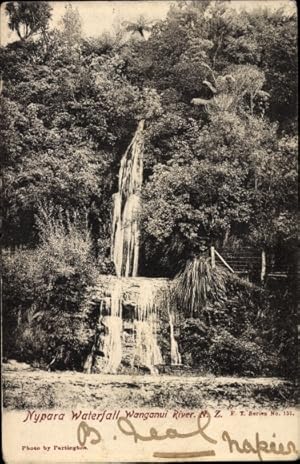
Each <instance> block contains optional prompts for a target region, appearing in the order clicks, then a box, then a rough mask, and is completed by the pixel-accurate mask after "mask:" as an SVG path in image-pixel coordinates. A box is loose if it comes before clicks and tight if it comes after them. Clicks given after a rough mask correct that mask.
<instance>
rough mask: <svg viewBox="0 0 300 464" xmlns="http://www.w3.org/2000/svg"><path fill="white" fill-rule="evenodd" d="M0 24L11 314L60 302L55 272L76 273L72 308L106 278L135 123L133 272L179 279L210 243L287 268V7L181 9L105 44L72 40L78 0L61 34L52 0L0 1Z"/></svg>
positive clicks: (292, 226)
mask: <svg viewBox="0 0 300 464" xmlns="http://www.w3.org/2000/svg"><path fill="white" fill-rule="evenodd" d="M21 4H22V5H23V6H22V7H21V6H20V5H21ZM26 4H27V5H26ZM28 4H30V8H31V9H32V11H30V12H28V10H26V8H29V6H28ZM22 8H23V9H22ZM29 13H30V14H29ZM7 18H8V20H9V25H10V28H11V29H12V30H15V31H16V32H17V34H18V39H19V40H17V41H15V42H13V43H9V44H7V45H6V46H4V47H1V49H0V62H1V69H2V81H3V89H2V94H1V112H2V116H1V119H0V126H1V128H0V129H1V140H2V148H1V151H2V159H3V185H4V187H3V211H4V218H3V231H4V233H3V245H4V247H6V248H10V249H14V248H20V247H21V248H22V250H21V251H19V252H18V253H17V254H14V256H13V257H8V258H7V260H6V263H5V264H4V266H5V267H6V268H7V273H8V274H7V275H9V276H10V278H9V279H8V280H9V284H8V289H9V292H8V293H9V296H7V297H6V298H7V307H8V308H11V307H12V306H14V308H15V309H18V310H21V311H22V310H23V309H24V307H26V306H27V307H31V306H32V304H33V303H34V304H35V305H40V306H39V307H42V308H44V309H45V308H47V307H50V306H51V307H52V308H53V307H55V308H56V309H57V308H58V307H61V305H62V304H65V303H62V295H61V290H60V288H61V287H60V286H59V285H56V284H57V280H55V278H58V277H59V278H60V279H61V281H59V282H62V283H63V282H64V280H63V279H62V277H61V276H62V275H63V278H64V279H67V280H68V279H69V278H70V275H72V279H73V280H74V279H75V280H76V278H77V279H79V276H80V275H81V273H82V275H83V276H84V278H83V284H82V285H83V286H79V287H78V285H77V286H76V285H75V284H74V288H73V287H71V289H70V288H69V290H70V295H69V296H68V297H67V301H71V302H72V301H73V300H74V299H75V300H76V298H79V296H80V297H82V289H83V288H84V286H85V285H88V284H91V283H92V282H93V278H94V277H93V276H94V271H95V269H94V267H95V268H96V269H97V271H98V272H99V271H100V272H102V273H112V272H113V268H112V264H111V262H110V257H109V253H110V228H111V210H112V194H113V193H114V192H115V191H116V189H117V174H118V169H119V164H120V159H121V156H122V154H123V153H124V151H125V149H126V147H127V146H128V143H129V141H130V140H131V138H132V136H133V134H134V131H135V130H136V127H137V124H138V121H139V120H140V119H145V121H146V134H145V137H146V140H145V154H144V187H143V192H142V198H143V202H142V204H143V211H142V215H141V227H142V250H141V256H142V262H141V269H140V274H142V275H150V276H151V275H159V276H168V277H173V276H174V275H175V274H176V273H177V272H178V271H179V270H180V269H181V268H182V266H183V265H184V263H185V262H186V261H187V260H188V259H190V258H193V257H194V256H197V255H199V253H201V251H202V250H203V249H204V248H205V247H207V246H208V244H214V245H215V246H216V247H223V246H230V247H232V248H234V247H236V248H239V247H243V246H253V247H255V248H256V249H258V250H259V251H261V250H266V252H267V253H268V254H272V253H278V252H280V253H281V254H284V255H286V256H288V257H290V262H292V258H291V257H292V256H293V254H294V244H295V238H296V207H297V187H296V177H297V138H296V127H297V126H296V105H295V101H296V96H297V87H296V85H297V49H296V21H297V19H296V14H295V13H294V14H293V13H290V12H286V11H285V10H284V9H277V10H269V9H267V8H260V9H253V10H249V11H237V10H236V9H234V8H232V7H231V5H230V2H228V1H217V2H211V1H209V0H203V1H180V2H176V4H174V5H173V6H172V7H170V10H169V12H168V15H167V17H166V19H164V20H161V21H157V22H155V23H154V24H151V25H150V23H149V22H148V21H147V18H143V17H140V18H139V19H138V20H137V21H136V23H128V22H127V23H124V24H123V25H122V26H121V27H119V28H118V29H116V30H115V31H114V32H111V33H105V34H102V35H100V36H99V37H85V36H84V35H83V34H82V24H81V19H80V16H79V14H78V11H77V9H76V7H74V6H72V5H67V6H66V10H65V14H64V16H63V18H62V21H61V25H60V28H57V29H53V28H52V29H51V28H50V24H51V20H50V19H51V6H50V4H48V2H8V3H7ZM32 18H34V20H32ZM76 225H77V226H78V227H77V226H76ZM72 247H73V248H72ZM24 249H25V250H24ZM74 250H75V251H76V252H74ZM25 252H26V253H27V255H26V256H27V258H26V261H25V262H24V259H23V258H22V256H23V255H22V253H25ZM89 253H90V254H89ZM29 256H30V258H29ZM82 269H83V271H82ZM74 276H75V277H74ZM16 279H17V283H15V280H16ZM33 281H34V282H35V285H36V288H35V291H33V290H32V288H31V287H30V286H32V285H33V284H32V282H33ZM29 282H31V284H30V283H29ZM54 282H56V284H54ZM59 282H58V283H59ZM54 287H55V290H53V288H54ZM16 288H17V290H16ZM41 288H42V289H43V291H41V290H40V289H41ZM51 289H52V290H53V291H52V293H51ZM26 292H27V293H26ZM53 292H54V293H55V295H54V296H53ZM24 295H27V296H26V298H27V299H26V298H25V297H24ZM57 298H58V299H57ZM51 299H52V300H51ZM51 301H52V303H51ZM64 301H65V300H64ZM76 301H77V300H76ZM20 308H21V309H20ZM277 316H278V315H277ZM277 316H276V317H277ZM9 317H14V318H15V316H12V312H11V313H10V316H9ZM9 317H8V319H9ZM274 317H275V316H274ZM8 326H9V324H8ZM285 330H286V329H285Z"/></svg>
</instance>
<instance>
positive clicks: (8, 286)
mask: <svg viewBox="0 0 300 464" xmlns="http://www.w3.org/2000/svg"><path fill="white" fill-rule="evenodd" d="M38 225H39V231H40V234H39V237H40V243H39V245H38V246H37V248H36V249H34V250H19V251H17V252H16V253H14V254H13V255H12V256H7V257H4V260H3V261H4V263H3V264H4V270H5V276H4V347H5V351H6V352H5V355H6V356H16V357H18V358H19V359H21V360H24V361H29V362H32V361H33V360H39V361H40V362H41V363H43V362H44V363H49V362H50V361H51V360H53V359H55V358H59V355H58V353H59V352H60V353H61V358H62V359H61V360H60V361H59V363H60V364H61V365H63V364H64V367H76V368H78V367H80V365H81V361H82V360H81V357H82V354H79V353H83V355H84V352H85V348H84V347H86V346H87V345H89V344H90V343H91V337H92V332H91V331H89V324H91V322H92V321H89V320H88V317H83V318H80V317H79V318H78V315H79V313H80V312H81V311H80V310H81V308H82V306H83V304H84V300H85V295H86V289H87V288H88V287H89V286H91V285H93V284H94V283H95V279H96V277H97V269H96V267H95V265H94V257H93V252H92V251H93V250H92V240H91V238H90V234H89V230H88V228H87V226H86V223H85V222H82V221H81V220H80V218H79V216H78V214H77V213H76V212H75V213H73V214H72V215H70V214H63V212H62V211H59V212H58V213H57V212H56V214H54V211H53V210H51V208H50V209H48V210H46V209H42V208H41V209H40V215H39V218H38ZM76 353H77V354H76ZM63 358H64V361H63ZM59 363H58V364H59Z"/></svg>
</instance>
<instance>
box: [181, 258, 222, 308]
mask: <svg viewBox="0 0 300 464" xmlns="http://www.w3.org/2000/svg"><path fill="white" fill-rule="evenodd" d="M226 276H227V271H226V270H225V269H223V268H220V267H215V268H212V265H211V260H210V258H205V257H202V256H200V257H195V258H194V259H192V260H190V261H188V262H187V264H186V266H185V268H184V269H183V271H181V272H180V273H179V274H177V276H176V277H175V282H176V284H175V295H176V299H177V301H178V303H179V305H180V306H181V308H183V310H184V312H186V313H188V314H189V316H190V317H194V316H196V315H198V314H199V313H200V311H201V310H202V309H204V308H205V307H206V305H207V303H208V302H209V301H210V302H213V301H218V300H221V299H223V298H224V296H225V281H226Z"/></svg>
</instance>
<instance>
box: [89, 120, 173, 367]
mask: <svg viewBox="0 0 300 464" xmlns="http://www.w3.org/2000/svg"><path fill="white" fill-rule="evenodd" d="M143 132H144V121H143V120H141V121H140V122H139V123H138V127H137V130H136V132H135V135H134V137H133V139H132V141H131V143H130V144H129V146H128V148H127V150H126V152H125V154H124V156H123V157H122V159H121V165H120V169H119V182H118V192H117V193H115V194H114V195H113V214H112V234H111V259H112V261H113V262H114V265H115V270H116V274H117V278H113V279H112V282H111V283H112V284H113V285H112V286H111V285H110V304H108V305H105V314H104V313H103V314H102V315H100V321H101V324H100V325H102V327H103V328H104V330H102V333H103V332H104V334H103V335H102V339H101V343H100V344H99V346H100V352H102V360H101V369H100V371H101V372H107V373H116V372H117V370H118V367H119V366H120V364H121V361H122V356H123V346H122V333H123V332H122V331H123V314H122V308H123V303H124V294H123V288H122V286H123V284H124V285H125V283H126V282H127V283H128V280H130V281H131V279H132V281H135V279H134V278H135V277H136V276H137V274H138V263H139V235H140V231H139V212H140V191H141V187H142V182H143V146H144V134H143ZM126 278H129V279H126ZM136 280H138V281H139V283H138V285H137V288H138V291H137V292H136V296H135V304H134V317H133V323H132V328H133V333H134V351H133V355H132V358H131V364H132V367H134V366H138V367H141V368H145V367H146V368H147V369H148V370H149V371H150V372H151V373H155V372H156V368H155V366H157V365H161V364H163V358H162V355H161V351H160V348H159V345H158V341H157V334H158V315H159V314H158V313H159V311H158V310H159V308H162V307H165V308H167V309H168V313H169V325H170V345H171V363H172V364H181V358H180V354H179V351H178V346H177V342H176V340H175V336H174V324H173V315H172V313H171V312H170V309H169V302H170V292H169V290H168V291H167V293H165V294H164V301H163V302H161V301H160V297H159V296H158V294H157V292H156V288H155V285H154V284H153V282H152V279H144V278H138V279H136ZM125 281H126V282H125ZM133 285H134V282H133ZM166 305H167V306H166ZM100 338H101V337H100ZM95 346H96V345H95ZM94 351H96V349H95V350H94Z"/></svg>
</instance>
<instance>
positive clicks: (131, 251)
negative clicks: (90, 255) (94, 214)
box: [111, 120, 144, 277]
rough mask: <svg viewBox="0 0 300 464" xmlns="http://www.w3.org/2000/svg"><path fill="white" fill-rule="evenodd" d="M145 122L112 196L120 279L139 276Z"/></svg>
mask: <svg viewBox="0 0 300 464" xmlns="http://www.w3.org/2000/svg"><path fill="white" fill-rule="evenodd" d="M143 131H144V120H141V121H140V122H139V123H138V127H137V130H136V132H135V135H134V137H133V139H132V141H131V143H130V144H129V146H128V148H127V150H126V152H125V154H124V156H123V157H122V160H121V165H120V169H119V183H118V192H117V193H115V194H114V195H113V222H112V235H111V259H112V261H113V262H114V264H115V269H116V274H117V276H118V277H120V276H125V277H135V276H137V273H138V260H139V226H138V214H139V211H140V190H141V187H142V183H143V145H144V139H143Z"/></svg>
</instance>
